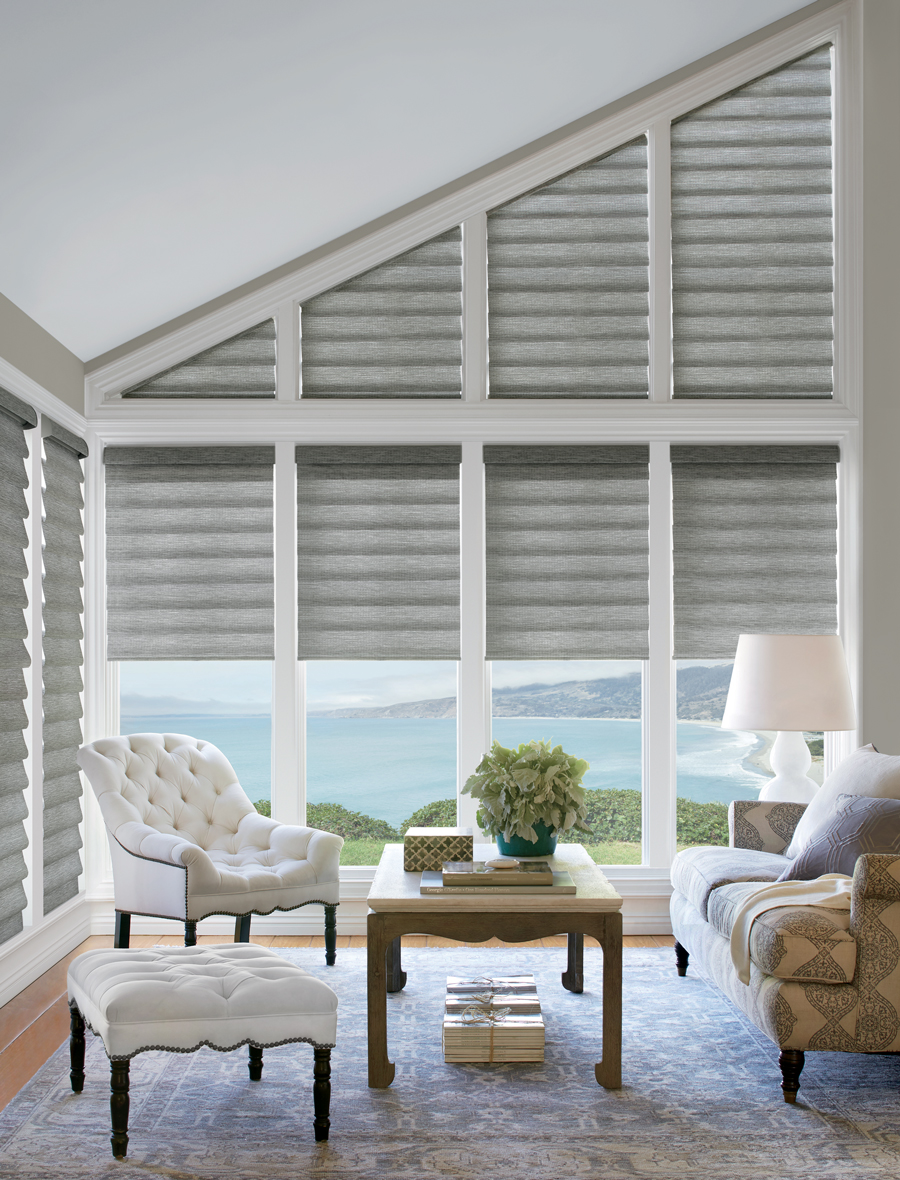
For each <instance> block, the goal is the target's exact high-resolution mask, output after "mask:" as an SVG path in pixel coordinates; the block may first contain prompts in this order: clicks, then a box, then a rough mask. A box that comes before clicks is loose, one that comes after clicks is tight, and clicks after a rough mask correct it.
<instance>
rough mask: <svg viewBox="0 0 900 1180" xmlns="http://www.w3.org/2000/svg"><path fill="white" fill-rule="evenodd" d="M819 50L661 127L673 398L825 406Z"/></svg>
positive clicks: (823, 84) (825, 59)
mask: <svg viewBox="0 0 900 1180" xmlns="http://www.w3.org/2000/svg"><path fill="white" fill-rule="evenodd" d="M831 142H832V110H831V46H830V45H825V46H822V47H821V48H819V49H817V50H815V52H813V53H810V54H808V55H807V56H805V57H802V58H800V59H799V60H797V61H794V62H791V63H790V64H789V65H786V66H782V67H781V68H779V69H777V70H775V71H773V72H772V73H770V74H767V75H765V77H762V78H757V79H756V80H755V81H753V82H750V83H749V84H747V85H746V86H742V87H740V89H738V90H734V91H732V92H731V93H730V94H726V95H724V96H723V97H721V98H718V99H716V100H715V101H713V102H710V103H707V104H706V105H705V106H702V107H699V108H698V109H697V110H694V111H691V112H690V114H688V115H685V116H684V118H682V119H679V120H678V121H677V122H675V123H673V125H672V293H673V313H674V362H675V397H676V398H709V397H714V398H830V397H831V396H832V389H833V379H832V341H833V336H834V329H833V319H832V317H833V286H834V274H833V265H834V264H833V253H834V227H833V218H832V174H831Z"/></svg>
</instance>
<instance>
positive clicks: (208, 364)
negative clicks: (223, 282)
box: [122, 320, 275, 398]
mask: <svg viewBox="0 0 900 1180" xmlns="http://www.w3.org/2000/svg"><path fill="white" fill-rule="evenodd" d="M274 396H275V321H274V320H264V321H263V323H261V324H256V326H255V327H253V328H248V329H247V330H246V331H245V332H239V333H238V334H237V335H236V336H231V337H230V338H229V339H228V340H223V341H222V343H221V344H214V345H213V346H212V348H205V349H204V350H203V352H198V353H197V354H196V356H192V357H189V358H188V360H186V361H181V362H180V363H179V364H177V365H173V366H172V367H171V368H170V369H166V370H165V371H164V372H162V373H157V375H156V376H155V377H151V378H150V380H149V381H142V382H141V383H140V384H139V385H133V386H132V387H131V388H130V389H126V390H125V391H124V392H123V394H122V397H128V398H131V397H144V398H146V397H179V398H208V397H229V398H233V397H238V398H246V397H254V398H265V397H268V398H274Z"/></svg>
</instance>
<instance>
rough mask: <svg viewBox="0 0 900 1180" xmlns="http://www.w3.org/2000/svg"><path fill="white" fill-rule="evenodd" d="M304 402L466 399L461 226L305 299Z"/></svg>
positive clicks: (302, 312)
mask: <svg viewBox="0 0 900 1180" xmlns="http://www.w3.org/2000/svg"><path fill="white" fill-rule="evenodd" d="M300 336H301V341H300V354H301V379H302V387H301V396H302V397H401V398H407V397H426V398H430V397H456V398H458V397H461V396H462V236H461V233H460V229H459V226H455V227H454V228H453V229H451V230H448V231H447V232H446V233H443V234H441V235H440V236H439V237H436V238H432V239H431V241H430V242H425V243H424V244H423V245H421V246H416V247H415V248H414V249H412V250H408V251H407V252H406V253H405V254H401V255H400V256H399V257H397V258H392V259H391V260H390V261H389V262H383V263H382V264H381V265H380V266H376V267H374V269H372V270H369V271H366V272H365V274H361V275H357V276H356V277H355V278H352V279H350V280H349V281H348V282H346V283H341V285H340V286H338V287H334V288H333V289H332V290H331V291H325V292H323V293H322V294H321V295H316V296H314V297H313V298H312V299H307V300H306V301H305V302H304V303H303V305H302V307H301V310H300Z"/></svg>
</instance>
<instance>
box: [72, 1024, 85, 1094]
mask: <svg viewBox="0 0 900 1180" xmlns="http://www.w3.org/2000/svg"><path fill="white" fill-rule="evenodd" d="M69 1028H70V1030H71V1032H70V1035H69V1063H70V1065H71V1067H72V1068H71V1070H70V1072H69V1081H70V1082H71V1083H72V1089H73V1090H74V1091H75V1093H76V1094H80V1093H81V1091H82V1090H83V1089H84V1018H83V1017H82V1015H81V1013H80V1012H79V1011H78V1009H77V1008H76V1007H75V1005H74V1004H72V1006H71V1007H70V1009H69Z"/></svg>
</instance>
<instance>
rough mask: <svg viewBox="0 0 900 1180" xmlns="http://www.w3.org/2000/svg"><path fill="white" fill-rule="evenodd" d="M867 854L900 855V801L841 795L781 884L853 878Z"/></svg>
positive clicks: (792, 862)
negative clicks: (839, 875)
mask: <svg viewBox="0 0 900 1180" xmlns="http://www.w3.org/2000/svg"><path fill="white" fill-rule="evenodd" d="M866 852H877V853H882V854H885V855H893V856H898V855H900V800H897V799H873V798H871V797H869V796H868V795H838V798H837V806H836V808H835V810H834V812H833V813H832V814H831V815H830V816H828V817H827V819H825V820H824V821H823V822H822V823H821V824H820V825H819V827H818V829H817V830H816V831H815V832H813V834H812V837H811V839H810V841H809V843H808V844H807V845H806V847H805V848H804V849H803V851H802V852H801V853H799V855H798V856H797V857H796V858H795V859H794V860H792V861H791V862H790V864H789V865H788V867H787V868H786V869H785V870H784V872H783V873H782V874H781V876H780V877H779V878H778V880H779V881H813V880H815V879H816V878H817V877H821V876H822V875H823V873H844V874H845V875H846V876H848V877H852V876H853V870H854V869H855V868H856V861H857V859H858V858H859V857H860V856H862V855H863V853H866Z"/></svg>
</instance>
